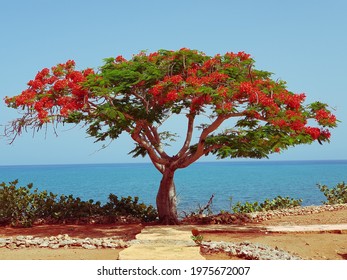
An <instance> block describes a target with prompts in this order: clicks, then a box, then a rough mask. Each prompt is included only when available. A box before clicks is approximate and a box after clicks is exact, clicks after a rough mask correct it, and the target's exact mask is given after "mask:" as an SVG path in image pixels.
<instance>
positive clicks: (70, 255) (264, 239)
mask: <svg viewBox="0 0 347 280" xmlns="http://www.w3.org/2000/svg"><path fill="white" fill-rule="evenodd" d="M340 223H347V210H346V209H345V210H339V211H331V212H329V211H327V212H322V213H317V214H310V215H305V216H289V217H281V218H273V219H271V220H269V221H265V222H262V223H261V224H260V225H264V226H265V225H310V224H340ZM258 225H259V224H258ZM142 228H143V226H142V225H138V224H136V225H121V226H117V225H43V226H35V227H32V228H10V227H0V237H7V236H18V235H33V236H40V237H44V236H56V235H59V234H68V235H69V236H71V237H80V238H86V237H95V238H97V237H108V236H113V237H117V238H120V239H124V240H131V239H133V238H134V237H135V235H136V234H137V233H139V232H140V231H141V229H142ZM202 234H203V236H204V240H211V241H221V240H222V241H230V242H241V241H250V242H254V243H261V244H266V245H269V246H273V247H278V248H280V249H283V250H286V251H289V252H291V253H293V254H296V255H299V256H300V257H302V258H304V259H323V260H324V259H330V260H343V259H347V234H346V233H345V232H335V233H334V232H333V233H331V232H330V233H329V232H322V233H312V232H311V233H281V234H279V233H268V234H265V233H263V232H254V231H253V232H246V233H245V232H242V233H235V232H234V233H232V232H216V233H213V232H206V233H202ZM119 251H120V250H118V249H97V250H86V249H42V248H41V249H36V248H27V249H15V250H10V249H7V248H1V249H0V260H9V259H12V260H25V259H29V260H42V259H44V260H70V259H71V260H116V259H117V258H118V253H119ZM205 257H206V258H207V259H231V257H230V256H228V255H226V254H214V255H205Z"/></svg>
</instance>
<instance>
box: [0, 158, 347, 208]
mask: <svg viewBox="0 0 347 280" xmlns="http://www.w3.org/2000/svg"><path fill="white" fill-rule="evenodd" d="M15 179H19V185H27V184H28V183H33V184H34V188H38V189H39V190H48V191H50V192H53V193H55V194H65V195H69V194H73V195H74V196H75V197H80V198H82V199H93V200H95V201H97V200H99V201H101V202H102V203H105V202H107V199H108V195H109V194H110V193H114V194H116V195H118V196H138V197H139V198H140V201H143V202H145V203H147V204H153V205H155V197H156V193H157V189H158V186H159V182H160V179H161V176H160V173H159V172H158V171H157V170H156V169H155V168H154V167H153V166H152V164H150V163H135V164H80V165H32V166H0V182H3V181H4V182H9V181H13V180H15ZM343 181H345V182H347V160H342V161H236V162H224V161H222V162H218V161H216V162H203V163H196V164H193V165H192V166H189V167H188V168H185V169H183V170H178V171H177V172H176V174H175V184H176V188H177V194H178V208H179V211H192V210H196V209H197V208H198V205H202V206H203V205H205V204H206V203H207V201H208V200H209V198H210V197H211V195H212V194H214V195H215V197H214V200H213V210H214V212H215V213H217V212H219V211H220V210H229V209H230V197H232V201H233V202H234V203H236V202H237V201H241V202H245V201H249V202H253V201H263V200H265V199H266V198H270V199H271V198H274V197H276V196H277V195H281V196H290V197H293V198H297V199H298V198H302V199H303V205H320V204H322V201H324V200H325V197H324V195H323V194H322V193H321V192H320V191H319V189H318V188H317V186H316V185H317V184H326V185H328V186H329V187H334V186H335V185H336V184H338V183H340V182H343Z"/></svg>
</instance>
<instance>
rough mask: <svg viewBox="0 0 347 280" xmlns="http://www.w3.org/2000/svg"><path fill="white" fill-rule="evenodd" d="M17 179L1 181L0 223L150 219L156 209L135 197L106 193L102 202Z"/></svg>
mask: <svg viewBox="0 0 347 280" xmlns="http://www.w3.org/2000/svg"><path fill="white" fill-rule="evenodd" d="M17 184H18V180H15V181H13V182H9V183H8V184H6V183H4V182H3V183H1V184H0V224H2V225H12V226H15V227H30V226H32V225H33V224H34V223H117V222H118V223H132V222H151V221H155V220H156V219H157V211H156V210H155V208H154V207H153V206H151V205H149V206H147V205H145V204H144V203H139V198H138V197H134V198H133V197H130V196H129V197H121V198H118V197H117V196H116V195H114V194H110V195H109V200H108V202H107V203H106V204H104V205H102V204H101V203H100V202H99V201H96V202H94V201H93V200H92V199H90V200H87V201H84V200H82V199H81V198H79V197H73V196H72V195H68V196H66V195H60V196H58V195H56V194H53V193H52V192H50V193H48V192H47V191H38V189H33V184H28V185H27V186H20V187H18V186H17Z"/></svg>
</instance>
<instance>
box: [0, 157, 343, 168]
mask: <svg viewBox="0 0 347 280" xmlns="http://www.w3.org/2000/svg"><path fill="white" fill-rule="evenodd" d="M281 162H283V163H290V162H293V163H300V162H302V163H304V162H307V163H314V162H316V163H319V162H322V163H324V162H331V163H333V162H337V163H338V162H347V159H244V160H243V159H235V160H233V159H230V160H218V159H216V160H211V161H210V160H208V161H197V162H194V163H192V164H191V165H196V164H215V163H217V164H219V163H223V164H225V163H227V164H229V163H231V164H233V163H246V164H249V163H281ZM114 164H115V165H118V164H119V165H131V164H134V165H142V164H144V165H153V163H152V162H151V161H146V162H95V163H92V162H87V163H33V164H0V167H11V166H18V167H21V166H60V165H64V166H66V165H114ZM191 165H189V166H187V167H185V168H184V169H186V168H189V167H190V166H191Z"/></svg>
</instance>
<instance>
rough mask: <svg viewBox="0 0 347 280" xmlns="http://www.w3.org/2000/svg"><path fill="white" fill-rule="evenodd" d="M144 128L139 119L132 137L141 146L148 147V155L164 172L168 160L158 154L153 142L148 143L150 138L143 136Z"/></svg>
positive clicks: (160, 170)
mask: <svg viewBox="0 0 347 280" xmlns="http://www.w3.org/2000/svg"><path fill="white" fill-rule="evenodd" d="M143 129H144V128H143V124H142V122H140V121H138V122H137V123H136V127H135V128H134V130H133V131H132V132H131V133H130V135H131V138H132V139H133V140H134V141H135V142H137V143H138V144H139V145H140V146H141V147H143V148H144V149H146V151H147V152H148V156H149V158H150V159H151V161H152V162H153V164H154V166H155V167H156V168H157V169H158V170H159V172H161V173H163V172H164V169H165V168H164V166H165V165H166V164H167V161H166V160H165V159H163V158H161V157H159V156H158V155H157V153H156V151H155V150H154V148H153V147H152V145H151V143H148V140H146V139H144V137H143V136H142V137H141V134H142V130H143ZM128 132H129V131H128Z"/></svg>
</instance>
